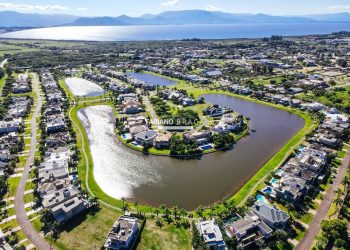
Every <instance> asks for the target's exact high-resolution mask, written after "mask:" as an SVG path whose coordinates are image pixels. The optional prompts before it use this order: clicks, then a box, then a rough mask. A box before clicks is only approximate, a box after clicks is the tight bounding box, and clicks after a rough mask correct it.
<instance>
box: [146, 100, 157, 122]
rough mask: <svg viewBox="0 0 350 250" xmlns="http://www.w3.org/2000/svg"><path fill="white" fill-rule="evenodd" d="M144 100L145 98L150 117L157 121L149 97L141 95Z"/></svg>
mask: <svg viewBox="0 0 350 250" xmlns="http://www.w3.org/2000/svg"><path fill="white" fill-rule="evenodd" d="M143 98H144V100H145V104H146V107H147V109H148V110H149V113H150V114H151V119H152V120H153V121H157V114H156V112H155V111H154V108H153V106H152V104H151V103H150V101H149V99H148V96H144V97H143ZM156 125H157V124H156Z"/></svg>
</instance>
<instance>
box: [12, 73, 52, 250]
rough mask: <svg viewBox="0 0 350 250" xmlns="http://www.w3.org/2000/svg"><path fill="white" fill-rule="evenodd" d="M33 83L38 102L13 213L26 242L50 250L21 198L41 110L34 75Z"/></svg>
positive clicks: (33, 155) (32, 154)
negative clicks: (32, 221) (31, 221)
mask: <svg viewBox="0 0 350 250" xmlns="http://www.w3.org/2000/svg"><path fill="white" fill-rule="evenodd" d="M33 83H34V91H35V93H36V95H37V98H38V100H37V105H36V107H35V111H34V115H33V117H32V120H31V122H30V125H31V134H32V135H31V140H30V149H29V155H28V158H27V161H26V164H25V167H24V171H23V174H22V177H21V180H20V182H19V184H18V187H17V191H16V196H15V211H16V218H17V221H18V224H19V225H20V227H21V229H22V231H23V233H24V234H25V235H26V237H27V238H28V240H29V241H30V242H31V243H32V244H33V245H34V246H35V247H36V248H38V249H39V250H48V249H52V248H51V246H50V244H49V243H48V242H47V241H46V240H45V239H44V238H43V237H42V236H41V235H40V234H39V233H38V232H37V231H36V230H35V229H34V228H33V226H32V224H31V223H30V221H29V219H28V217H27V214H26V210H25V208H24V197H23V196H24V191H25V188H26V184H27V180H28V174H29V172H30V166H31V165H33V163H34V157H35V151H36V141H37V140H36V138H37V128H36V118H37V117H38V114H39V112H40V110H41V105H42V98H41V96H40V91H39V81H38V78H37V76H36V75H34V78H33Z"/></svg>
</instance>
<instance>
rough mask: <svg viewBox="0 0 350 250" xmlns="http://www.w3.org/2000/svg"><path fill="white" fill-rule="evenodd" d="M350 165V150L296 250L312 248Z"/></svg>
mask: <svg viewBox="0 0 350 250" xmlns="http://www.w3.org/2000/svg"><path fill="white" fill-rule="evenodd" d="M349 164H350V149H348V152H347V154H346V156H345V157H344V159H343V162H342V165H341V166H340V167H339V170H338V173H337V174H336V177H335V178H334V179H333V184H332V185H331V186H330V187H329V188H328V190H327V192H326V194H325V196H324V198H323V200H322V202H321V204H320V206H319V208H318V210H317V213H316V215H315V216H314V218H313V220H312V222H311V224H310V225H309V228H308V230H307V231H306V233H305V235H304V238H303V239H302V240H301V241H300V242H299V244H298V245H297V246H296V248H295V250H307V249H310V248H311V247H312V244H313V242H314V240H315V238H316V236H317V234H318V232H319V231H320V229H321V222H322V221H323V220H324V219H325V218H326V216H327V212H328V210H329V208H330V206H331V204H332V202H333V199H334V196H335V191H336V190H337V189H338V187H339V186H340V184H341V181H342V179H343V178H344V176H345V174H346V171H347V168H348V166H349Z"/></svg>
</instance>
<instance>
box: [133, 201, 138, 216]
mask: <svg viewBox="0 0 350 250" xmlns="http://www.w3.org/2000/svg"><path fill="white" fill-rule="evenodd" d="M134 206H135V208H136V211H137V213H139V202H138V200H136V201H135V202H134Z"/></svg>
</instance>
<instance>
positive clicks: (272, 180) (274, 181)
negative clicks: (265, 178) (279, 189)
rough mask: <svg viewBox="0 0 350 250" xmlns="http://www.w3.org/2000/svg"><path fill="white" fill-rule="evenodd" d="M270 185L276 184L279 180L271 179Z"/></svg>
mask: <svg viewBox="0 0 350 250" xmlns="http://www.w3.org/2000/svg"><path fill="white" fill-rule="evenodd" d="M270 182H271V183H272V184H277V183H278V182H279V180H277V179H275V178H272V179H271V181H270Z"/></svg>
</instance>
